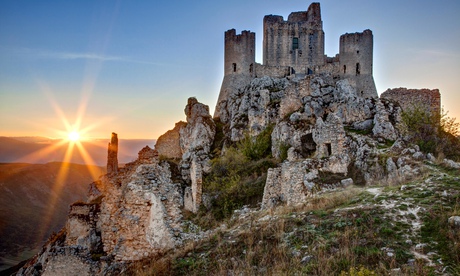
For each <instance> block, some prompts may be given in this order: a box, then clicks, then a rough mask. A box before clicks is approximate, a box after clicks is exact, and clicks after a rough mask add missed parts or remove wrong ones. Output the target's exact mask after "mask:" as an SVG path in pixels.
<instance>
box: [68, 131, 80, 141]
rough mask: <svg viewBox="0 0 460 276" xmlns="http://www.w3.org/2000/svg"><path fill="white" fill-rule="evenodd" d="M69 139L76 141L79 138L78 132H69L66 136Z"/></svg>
mask: <svg viewBox="0 0 460 276" xmlns="http://www.w3.org/2000/svg"><path fill="white" fill-rule="evenodd" d="M67 138H68V139H69V140H70V141H73V142H76V141H78V140H79V139H80V134H79V133H78V132H76V131H72V132H70V133H69V135H68V137H67Z"/></svg>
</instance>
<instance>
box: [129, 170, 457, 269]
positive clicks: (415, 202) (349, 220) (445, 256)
mask: <svg viewBox="0 0 460 276" xmlns="http://www.w3.org/2000/svg"><path fill="white" fill-rule="evenodd" d="M427 168H428V170H427V173H426V175H424V176H423V177H421V178H420V179H417V180H415V181H412V182H410V183H406V184H405V185H402V186H393V187H373V188H369V187H366V188H356V187H354V188H351V189H350V188H349V189H347V190H342V191H335V192H330V193H324V194H322V195H319V196H318V197H315V198H312V199H311V200H310V201H309V202H308V203H307V204H305V205H304V206H299V207H296V208H287V207H281V208H278V209H276V210H272V211H256V210H255V209H252V210H251V209H246V210H243V211H242V212H238V213H237V214H236V215H234V216H233V218H232V219H231V220H229V221H227V222H226V225H225V226H221V227H220V228H217V229H216V230H214V232H213V233H212V234H211V235H210V236H209V238H206V239H204V240H202V241H200V242H190V243H189V244H187V245H186V246H185V247H184V248H182V249H179V250H176V251H175V252H171V253H170V254H167V255H165V256H163V257H162V258H161V259H160V260H154V261H151V260H146V261H144V262H143V263H138V264H135V265H134V266H133V268H132V271H131V272H133V273H135V274H138V275H211V274H214V275H227V274H228V273H229V272H230V274H231V275H240V274H242V275H257V274H261V275H262V274H263V275H293V274H308V275H340V274H341V273H342V275H358V274H357V272H360V273H361V274H359V275H373V274H371V273H375V275H388V273H390V272H391V271H392V270H393V273H400V275H433V274H438V273H439V272H440V271H443V270H444V272H446V273H449V274H450V275H460V265H459V264H460V231H458V230H457V231H456V232H455V231H454V230H453V229H452V228H450V226H448V224H447V219H448V218H449V217H450V216H452V215H460V172H459V171H458V170H447V169H445V168H442V167H438V166H436V165H433V164H431V165H427ZM190 229H192V228H190ZM355 268H357V269H355Z"/></svg>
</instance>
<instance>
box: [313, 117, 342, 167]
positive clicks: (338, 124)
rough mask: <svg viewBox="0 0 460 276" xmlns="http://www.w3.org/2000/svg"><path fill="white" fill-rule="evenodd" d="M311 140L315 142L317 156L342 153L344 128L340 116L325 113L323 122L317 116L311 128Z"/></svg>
mask: <svg viewBox="0 0 460 276" xmlns="http://www.w3.org/2000/svg"><path fill="white" fill-rule="evenodd" d="M313 140H314V141H315V143H316V157H318V158H322V157H327V156H331V155H339V154H342V153H343V152H344V150H343V143H344V141H345V129H344V128H343V125H342V121H341V120H340V118H339V117H338V116H337V115H335V114H333V113H329V115H327V119H326V121H325V122H324V121H323V119H322V118H318V119H317V120H316V125H315V128H314V130H313Z"/></svg>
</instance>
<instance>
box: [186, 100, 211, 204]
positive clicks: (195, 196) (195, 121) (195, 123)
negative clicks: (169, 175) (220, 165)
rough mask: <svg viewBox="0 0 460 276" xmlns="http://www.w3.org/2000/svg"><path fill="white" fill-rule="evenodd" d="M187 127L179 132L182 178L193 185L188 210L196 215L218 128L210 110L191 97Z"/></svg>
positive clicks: (188, 200) (189, 189)
mask: <svg viewBox="0 0 460 276" xmlns="http://www.w3.org/2000/svg"><path fill="white" fill-rule="evenodd" d="M184 112H185V115H186V116H187V125H186V126H185V127H183V128H181V130H180V146H181V150H182V153H183V154H182V160H181V163H180V168H181V173H182V178H183V179H184V180H185V181H186V182H187V183H190V184H191V187H187V188H186V189H185V202H184V205H185V208H186V209H187V210H189V211H192V212H197V211H198V209H199V207H200V205H201V193H202V192H201V191H202V177H203V173H206V172H209V170H210V164H209V160H210V152H211V146H212V144H213V142H214V136H215V135H216V125H215V123H214V121H213V119H212V117H211V115H210V114H209V107H208V106H207V105H204V104H202V103H199V102H198V101H197V99H195V98H189V99H188V103H187V106H186V107H185V110H184Z"/></svg>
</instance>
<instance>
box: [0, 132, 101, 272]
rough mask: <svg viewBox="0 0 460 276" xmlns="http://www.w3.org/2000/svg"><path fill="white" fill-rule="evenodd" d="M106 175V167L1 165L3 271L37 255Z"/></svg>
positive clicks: (0, 250) (0, 259)
mask: <svg viewBox="0 0 460 276" xmlns="http://www.w3.org/2000/svg"><path fill="white" fill-rule="evenodd" d="M12 140H14V139H12ZM2 141H5V139H3V140H2ZM15 141H17V140H14V141H13V142H14V143H17V144H18V145H22V144H21V143H23V142H15ZM26 144H27V143H26ZM1 154H2V155H3V152H1ZM90 170H91V171H92V172H93V174H91V172H90ZM103 173H105V168H104V167H96V166H85V165H79V164H69V163H57V162H55V163H47V164H25V163H14V164H0V237H1V238H0V270H3V269H5V268H7V267H8V266H11V265H14V264H16V263H18V262H19V261H21V260H25V259H27V258H30V257H31V256H32V255H34V254H36V253H37V251H38V248H39V247H40V246H41V245H42V243H43V241H44V240H46V239H47V237H48V236H49V235H50V234H51V233H52V232H53V231H54V232H58V231H59V230H60V229H61V228H62V227H63V226H64V223H65V221H66V218H67V213H68V210H69V205H70V204H71V203H73V202H75V201H78V200H86V196H87V191H88V187H89V184H90V183H91V182H92V181H94V180H95V179H97V178H98V177H99V175H101V174H103ZM60 179H62V181H60Z"/></svg>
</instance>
